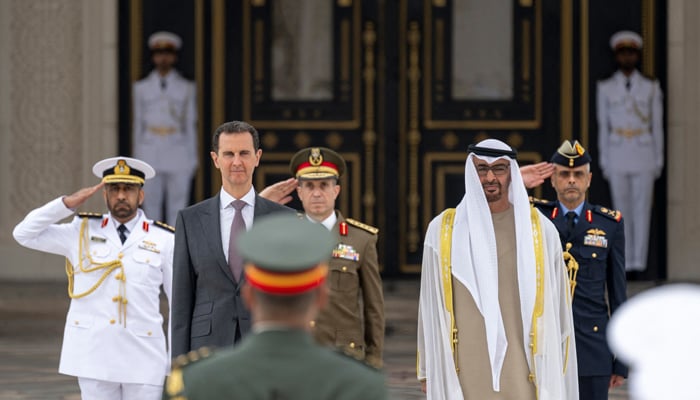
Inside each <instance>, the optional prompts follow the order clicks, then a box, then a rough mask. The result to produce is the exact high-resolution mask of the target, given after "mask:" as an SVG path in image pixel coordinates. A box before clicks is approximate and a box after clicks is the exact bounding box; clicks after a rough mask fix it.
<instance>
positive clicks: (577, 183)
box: [533, 140, 627, 400]
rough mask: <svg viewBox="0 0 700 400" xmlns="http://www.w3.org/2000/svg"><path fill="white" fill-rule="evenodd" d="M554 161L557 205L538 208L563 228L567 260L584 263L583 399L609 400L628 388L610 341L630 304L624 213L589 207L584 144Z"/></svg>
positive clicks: (577, 274) (562, 150) (577, 302)
mask: <svg viewBox="0 0 700 400" xmlns="http://www.w3.org/2000/svg"><path fill="white" fill-rule="evenodd" d="M550 161H551V162H552V163H553V164H554V165H555V170H554V174H553V175H552V178H551V179H552V186H553V187H554V189H555V190H556V192H557V200H556V201H543V200H534V201H533V202H534V204H535V206H536V207H537V208H539V209H540V211H542V212H543V213H544V214H545V215H547V216H548V217H549V218H550V219H551V220H552V222H553V223H554V225H555V226H556V227H557V230H558V231H559V237H560V238H561V243H562V246H563V249H564V250H565V258H566V251H567V250H568V254H570V255H571V256H572V257H573V259H574V260H575V261H576V262H578V270H576V269H575V267H574V268H573V270H570V274H569V276H570V278H571V280H572V291H573V299H574V300H573V313H574V325H575V328H576V353H577V355H578V374H579V393H580V398H581V400H584V399H585V400H605V399H607V398H608V390H609V389H611V388H614V387H617V386H620V385H622V383H623V382H624V379H625V377H626V376H627V368H626V367H625V366H624V365H622V364H620V363H619V362H618V361H617V360H616V359H615V356H614V355H613V354H612V353H611V352H610V349H609V348H608V345H607V343H606V341H605V333H606V329H607V325H608V320H609V317H610V315H612V314H613V313H614V312H615V310H616V309H617V308H618V307H619V306H620V304H622V303H623V302H624V301H625V300H626V298H627V295H626V286H627V285H626V281H625V235H624V223H623V220H622V215H621V214H620V212H619V211H614V210H610V209H608V208H605V207H601V206H596V205H593V204H590V203H589V202H588V201H586V191H587V190H588V187H589V186H590V183H591V176H592V174H591V172H590V163H591V157H590V155H589V154H588V152H587V151H586V150H585V149H584V148H583V147H582V146H581V145H580V144H579V143H578V141H574V142H571V141H568V140H567V141H565V142H564V143H563V144H562V145H561V146H560V147H559V149H558V150H557V151H556V152H555V153H554V155H553V156H552V159H551V160H550ZM568 265H569V267H571V266H572V263H568ZM606 290H607V299H606Z"/></svg>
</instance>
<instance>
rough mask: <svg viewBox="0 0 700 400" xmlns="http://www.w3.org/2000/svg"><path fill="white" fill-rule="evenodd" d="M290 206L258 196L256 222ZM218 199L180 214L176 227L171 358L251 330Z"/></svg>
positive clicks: (227, 343) (227, 342) (230, 342)
mask: <svg viewBox="0 0 700 400" xmlns="http://www.w3.org/2000/svg"><path fill="white" fill-rule="evenodd" d="M274 212H294V210H292V209H291V208H289V207H286V206H283V205H280V204H278V203H274V202H272V201H269V200H266V199H264V198H262V197H260V196H258V195H256V196H255V210H254V218H256V219H257V218H258V217H259V216H262V215H265V214H270V213H274ZM220 225H221V223H220V219H219V196H218V195H217V196H214V197H212V198H209V199H207V200H204V201H202V202H199V203H197V204H195V205H193V206H190V207H187V208H185V209H183V210H181V211H180V212H179V213H178V215H177V224H176V229H175V252H174V260H173V291H172V292H173V294H172V309H171V312H170V318H171V321H170V323H171V327H172V339H171V340H172V357H177V356H178V355H180V354H184V353H187V352H189V351H190V350H196V349H198V348H200V347H202V346H209V347H226V346H230V345H233V344H234V341H235V338H236V330H237V329H238V330H239V331H240V334H241V336H243V335H245V334H247V333H248V331H249V330H250V314H249V313H248V310H247V309H246V308H245V305H244V304H243V299H242V298H241V297H240V287H241V284H242V283H243V280H244V278H242V279H241V280H240V281H239V282H238V283H236V281H235V280H234V278H233V274H232V273H231V270H230V269H229V266H228V263H227V262H226V257H225V255H224V250H223V246H222V244H221V226H220Z"/></svg>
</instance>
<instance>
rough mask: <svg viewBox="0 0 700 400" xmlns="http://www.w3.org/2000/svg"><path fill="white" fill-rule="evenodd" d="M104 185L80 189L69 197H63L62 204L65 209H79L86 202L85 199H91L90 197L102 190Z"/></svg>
mask: <svg viewBox="0 0 700 400" xmlns="http://www.w3.org/2000/svg"><path fill="white" fill-rule="evenodd" d="M104 185H105V184H104V182H100V183H98V184H97V185H95V186H90V187H86V188H82V189H80V190H78V191H77V192H75V193H73V194H71V195H68V196H64V197H63V204H65V205H66V207H68V208H70V209H76V208H78V207H80V206H81V205H83V203H85V202H86V201H87V199H89V198H90V197H92V195H93V194H95V192H97V191H98V190H100V189H102V187H103V186H104Z"/></svg>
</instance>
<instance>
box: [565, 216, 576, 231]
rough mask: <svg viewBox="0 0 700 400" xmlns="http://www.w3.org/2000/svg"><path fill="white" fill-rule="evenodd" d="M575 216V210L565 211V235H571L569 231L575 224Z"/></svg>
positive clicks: (572, 229)
mask: <svg viewBox="0 0 700 400" xmlns="http://www.w3.org/2000/svg"><path fill="white" fill-rule="evenodd" d="M575 218H576V212H574V211H569V212H568V213H566V236H569V235H571V233H572V232H573V231H574V225H575V224H576V223H575V222H574V219H575Z"/></svg>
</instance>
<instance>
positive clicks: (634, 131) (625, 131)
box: [615, 128, 644, 138]
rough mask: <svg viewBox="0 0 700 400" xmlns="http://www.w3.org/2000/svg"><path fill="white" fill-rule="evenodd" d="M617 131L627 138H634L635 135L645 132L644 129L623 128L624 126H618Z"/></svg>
mask: <svg viewBox="0 0 700 400" xmlns="http://www.w3.org/2000/svg"><path fill="white" fill-rule="evenodd" d="M615 133H617V134H618V135H620V136H622V137H626V138H632V137H635V136H639V135H641V134H642V133H644V129H622V128H617V129H615Z"/></svg>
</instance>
